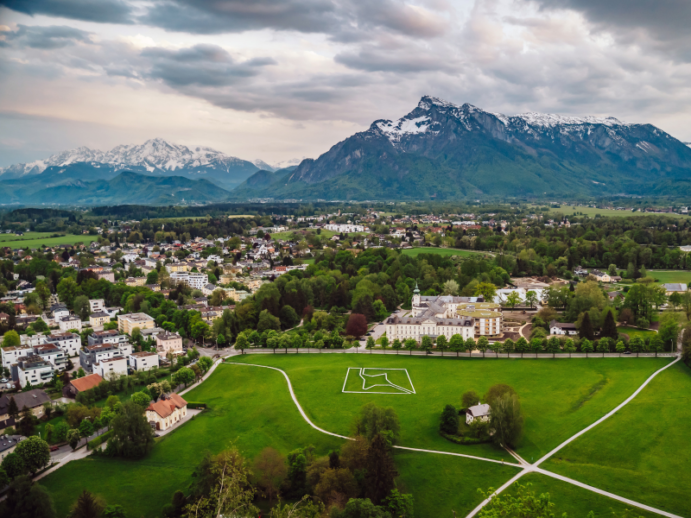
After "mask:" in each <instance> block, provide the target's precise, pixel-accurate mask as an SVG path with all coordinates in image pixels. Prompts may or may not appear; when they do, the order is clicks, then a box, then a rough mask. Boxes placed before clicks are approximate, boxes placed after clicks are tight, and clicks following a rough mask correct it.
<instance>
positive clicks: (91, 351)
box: [79, 343, 132, 374]
mask: <svg viewBox="0 0 691 518" xmlns="http://www.w3.org/2000/svg"><path fill="white" fill-rule="evenodd" d="M130 354H132V345H130V344H129V343H119V344H114V343H100V344H95V345H87V346H85V347H83V348H82V349H81V350H80V351H79V364H80V365H81V366H82V368H83V369H84V370H85V371H86V372H98V371H97V370H94V369H95V366H96V365H97V364H99V363H103V362H105V361H107V360H111V359H113V358H126V357H128V356H129V355H130ZM126 371H127V368H125V374H126V373H127V372H126Z"/></svg>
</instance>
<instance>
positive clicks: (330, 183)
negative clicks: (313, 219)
mask: <svg viewBox="0 0 691 518" xmlns="http://www.w3.org/2000/svg"><path fill="white" fill-rule="evenodd" d="M251 180H252V179H251V178H250V179H249V180H248V181H247V182H246V183H245V184H243V185H242V186H240V187H239V188H238V192H237V193H236V195H237V196H239V195H240V194H241V193H242V192H243V189H245V187H249V186H251V185H252V184H253V183H254V184H255V185H256V184H257V183H258V182H252V181H251ZM679 180H689V181H691V149H690V148H689V146H687V145H685V144H683V143H682V142H680V141H679V140H677V139H675V138H674V137H672V136H671V135H669V134H667V133H665V132H664V131H662V130H660V129H659V128H656V127H655V126H652V125H650V124H630V123H625V122H621V121H619V120H617V119H616V118H614V117H592V116H584V117H571V116H563V115H555V114H542V113H534V112H529V113H523V114H519V115H511V116H509V115H504V114H501V113H492V112H489V111H485V110H482V109H481V108H478V107H476V106H473V105H471V104H462V105H458V104H454V103H450V102H447V101H444V100H442V99H439V98H436V97H429V96H425V97H422V99H420V102H419V103H418V105H417V106H416V107H415V108H414V109H413V110H412V111H411V112H410V113H408V114H407V115H405V116H403V117H401V118H400V119H397V120H394V121H391V120H382V119H380V120H376V121H374V122H373V123H372V125H371V126H370V127H369V129H367V130H366V131H363V132H360V133H356V134H354V135H352V136H351V137H349V138H347V139H346V140H344V141H342V142H339V143H338V144H336V145H335V146H333V147H332V148H331V149H330V150H329V151H327V152H326V153H324V154H323V155H321V156H320V157H319V158H317V159H316V160H312V159H306V160H303V161H302V162H301V163H300V165H299V166H298V167H297V168H296V169H295V170H294V171H293V172H292V173H291V174H289V175H287V176H286V177H285V178H281V179H280V182H277V181H272V182H271V183H270V185H269V187H270V189H269V188H267V189H268V190H267V192H260V191H258V190H257V189H254V191H253V193H254V195H255V196H259V197H261V196H268V195H271V196H273V197H280V196H284V197H287V198H303V199H309V198H324V199H346V198H354V199H400V198H411V199H430V198H432V199H454V198H461V197H466V196H474V197H477V196H479V195H486V196H502V197H504V198H505V197H507V196H544V195H576V194H587V195H603V194H617V193H630V194H642V193H645V194H651V193H656V192H660V193H661V192H666V191H670V192H675V193H678V190H679V188H680V187H679V186H677V187H674V186H672V184H673V183H674V182H676V181H679ZM259 183H260V182H259ZM684 185H685V184H684ZM684 188H685V187H684ZM690 190H691V184H690ZM269 191H270V192H269ZM689 194H691V192H690V193H689Z"/></svg>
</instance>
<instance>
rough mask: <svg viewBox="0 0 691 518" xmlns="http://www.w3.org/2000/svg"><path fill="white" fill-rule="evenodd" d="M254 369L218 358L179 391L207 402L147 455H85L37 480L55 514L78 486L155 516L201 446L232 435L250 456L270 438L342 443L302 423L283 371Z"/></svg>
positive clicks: (284, 442)
mask: <svg viewBox="0 0 691 518" xmlns="http://www.w3.org/2000/svg"><path fill="white" fill-rule="evenodd" d="M257 374H258V373H257V372H255V371H253V369H249V368H244V367H237V366H226V365H221V366H219V368H218V369H217V370H216V372H215V373H214V375H213V376H211V377H210V378H209V379H208V380H207V381H205V382H204V383H203V384H202V385H201V386H200V387H198V388H196V389H194V390H193V391H191V392H190V393H189V394H187V395H185V396H184V397H185V399H187V400H188V401H202V402H205V403H207V404H208V405H209V407H210V410H209V411H207V412H205V413H203V414H201V415H199V416H197V417H196V418H195V419H194V420H192V421H189V422H187V423H186V424H184V425H183V426H182V427H180V428H179V429H178V430H176V431H175V432H173V433H171V434H169V435H167V436H165V437H163V438H162V439H161V440H160V442H159V443H158V444H157V445H156V447H155V448H154V450H153V451H152V453H151V454H150V455H149V456H148V457H147V458H146V459H144V460H141V461H125V460H118V459H107V458H102V457H93V458H87V459H84V460H79V461H74V462H70V463H69V464H67V465H66V466H65V467H63V468H60V469H59V470H58V471H57V472H55V473H53V474H51V475H49V476H48V477H46V478H45V479H43V480H41V484H43V485H44V486H45V487H46V488H47V489H48V490H49V491H50V493H51V496H52V497H53V500H54V501H55V506H56V509H57V511H58V516H59V517H61V518H63V517H65V516H66V515H67V513H68V511H69V507H70V505H71V504H72V503H73V502H74V500H75V499H76V498H77V495H78V494H79V493H80V492H81V491H82V490H83V489H88V490H89V491H92V492H94V493H96V494H99V495H101V496H102V497H103V498H104V499H105V500H106V501H107V502H108V503H112V504H120V505H122V506H123V507H124V508H125V512H126V514H127V516H132V517H137V518H138V517H140V516H143V517H146V518H153V517H156V516H160V511H161V508H162V506H163V505H165V504H167V503H169V502H170V498H171V497H172V495H173V493H174V492H175V491H176V490H178V489H182V490H186V489H187V487H188V486H189V484H190V482H191V480H192V478H191V475H192V471H193V470H194V468H195V467H196V465H197V464H198V462H199V461H200V460H201V458H202V456H203V454H204V452H205V451H210V452H212V453H217V452H219V451H221V450H223V449H225V448H227V447H229V446H230V445H231V444H232V443H235V444H236V445H237V447H238V448H239V449H240V450H241V451H242V452H243V454H244V455H245V456H246V457H247V458H250V459H251V458H253V457H255V456H256V455H257V454H258V453H259V452H260V451H261V450H262V449H263V448H264V447H266V446H269V445H271V446H273V447H274V448H276V449H277V450H279V451H280V452H281V453H283V454H286V453H288V452H290V451H292V450H293V449H295V448H298V447H304V446H308V445H310V444H311V445H314V446H315V447H316V450H315V453H316V454H319V455H325V454H326V453H328V452H329V450H331V449H336V448H339V447H340V444H341V443H342V441H341V440H340V439H337V438H335V437H331V436H328V435H325V434H322V433H319V432H317V431H316V430H313V429H312V428H311V427H310V426H309V425H308V424H307V423H305V421H304V420H303V419H302V417H301V416H300V414H299V413H298V412H297V410H296V408H295V405H294V404H293V402H292V400H291V399H290V395H289V394H288V390H287V386H286V382H285V379H284V378H283V376H281V374H280V373H278V372H275V371H274V372H270V371H265V372H262V373H261V374H262V375H261V376H258V375H257Z"/></svg>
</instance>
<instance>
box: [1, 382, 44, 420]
mask: <svg viewBox="0 0 691 518" xmlns="http://www.w3.org/2000/svg"><path fill="white" fill-rule="evenodd" d="M10 399H14V402H15V403H16V405H17V408H18V409H19V411H20V412H21V411H22V410H24V407H26V408H28V409H29V410H31V413H32V414H33V415H35V416H36V417H37V418H41V417H43V414H44V413H45V407H44V406H43V405H45V404H46V403H51V402H52V401H51V399H50V396H49V395H48V394H46V391H45V390H42V389H31V390H27V391H26V392H17V393H14V394H3V395H2V396H0V421H6V420H7V419H9V418H10V415H9V409H10ZM0 427H1V426H0Z"/></svg>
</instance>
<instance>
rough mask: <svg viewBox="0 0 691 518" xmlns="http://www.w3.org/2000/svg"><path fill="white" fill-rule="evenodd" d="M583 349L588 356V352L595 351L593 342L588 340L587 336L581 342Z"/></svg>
mask: <svg viewBox="0 0 691 518" xmlns="http://www.w3.org/2000/svg"><path fill="white" fill-rule="evenodd" d="M581 351H583V352H584V353H585V357H586V358H587V357H588V353H592V352H593V342H591V341H590V340H588V339H587V338H584V339H583V341H582V342H581Z"/></svg>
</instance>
